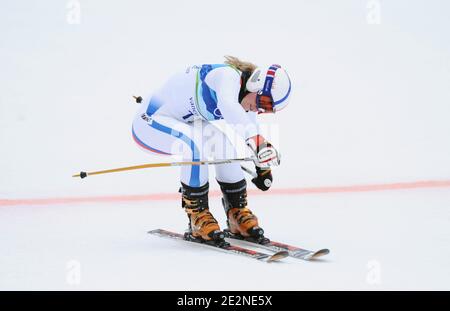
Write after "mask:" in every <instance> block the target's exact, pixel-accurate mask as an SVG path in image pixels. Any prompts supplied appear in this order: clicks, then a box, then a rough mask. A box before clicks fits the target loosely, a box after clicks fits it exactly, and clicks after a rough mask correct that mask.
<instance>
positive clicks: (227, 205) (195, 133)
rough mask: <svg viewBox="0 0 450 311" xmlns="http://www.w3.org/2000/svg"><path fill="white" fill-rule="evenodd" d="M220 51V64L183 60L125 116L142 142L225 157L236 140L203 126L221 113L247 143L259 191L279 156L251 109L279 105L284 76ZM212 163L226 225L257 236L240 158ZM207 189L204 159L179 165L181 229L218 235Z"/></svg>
mask: <svg viewBox="0 0 450 311" xmlns="http://www.w3.org/2000/svg"><path fill="white" fill-rule="evenodd" d="M225 58H226V61H225V62H224V63H223V64H203V65H195V66H190V67H188V68H187V69H186V70H185V71H184V72H181V73H178V74H175V75H173V76H172V77H171V78H170V79H169V80H168V81H167V82H166V83H165V84H164V85H163V86H162V87H161V88H160V89H159V90H158V91H157V92H155V93H154V94H153V95H152V96H151V98H150V99H148V100H145V101H143V102H142V104H143V105H142V107H141V109H140V110H139V112H138V114H137V115H136V117H135V119H134V121H133V127H132V132H133V138H134V140H135V141H136V143H137V144H138V145H139V146H140V147H142V148H144V149H146V150H149V151H152V152H156V153H159V154H166V155H181V156H182V157H183V159H184V160H187V161H200V160H204V159H205V156H214V157H215V158H216V159H226V158H230V156H231V157H235V156H236V147H235V145H233V144H232V142H231V141H230V140H229V138H227V136H226V135H225V133H223V132H222V131H221V130H219V129H218V128H217V127H215V126H211V122H212V121H215V120H220V119H224V120H225V122H226V123H227V124H229V125H231V126H234V127H235V128H236V131H237V133H238V134H239V135H240V136H242V138H243V139H244V140H245V142H246V144H247V146H248V147H249V148H250V150H251V152H252V154H253V156H254V162H255V166H256V172H257V177H255V178H253V180H252V182H253V183H254V184H255V185H256V186H257V187H258V188H259V189H261V190H264V191H265V190H267V189H269V187H270V185H271V182H272V175H271V170H270V166H275V165H278V164H279V153H278V152H277V150H276V149H275V148H274V147H273V146H272V145H271V144H270V143H269V142H268V141H266V139H265V138H264V137H262V136H261V135H259V134H258V127H257V121H256V114H258V113H275V112H277V111H279V110H281V109H282V108H284V107H285V106H286V105H287V104H288V102H289V96H290V91H291V81H290V79H289V76H288V74H287V72H286V71H285V70H284V69H283V68H282V67H280V66H279V65H271V66H268V67H264V68H258V67H257V66H255V65H253V64H252V63H249V62H244V61H241V60H239V59H238V58H236V57H232V56H226V57H225ZM138 99H139V100H138ZM138 99H137V101H138V102H140V101H142V98H140V97H139V98H138ZM207 131H209V132H210V133H209V135H206V132H207ZM211 142H213V143H214V150H213V151H211V152H210V153H208V154H205V153H206V152H205V149H207V148H205V146H206V145H208V146H210V144H211ZM180 149H182V150H180ZM215 170H216V180H217V182H218V183H219V185H220V189H221V190H222V193H223V199H222V202H223V205H224V209H225V213H226V216H227V224H228V231H227V232H229V233H231V234H233V235H237V236H239V237H242V238H246V239H254V240H256V241H261V240H262V239H265V238H264V235H263V234H264V231H263V230H262V229H261V227H260V226H259V224H258V219H257V217H256V216H255V215H254V214H253V213H252V211H251V210H250V209H249V208H248V207H247V185H246V181H245V178H244V173H243V171H242V169H241V166H240V164H239V163H237V162H234V163H227V164H219V165H216V166H215ZM208 190H209V182H208V166H207V165H191V166H182V167H181V196H182V207H183V208H184V210H185V212H186V213H187V215H188V218H189V229H188V233H187V235H186V237H187V238H189V239H192V240H195V239H196V240H199V241H200V242H206V243H216V244H218V243H224V233H223V232H222V231H221V230H220V227H219V225H218V223H217V221H216V219H215V218H214V216H213V215H212V214H211V212H210V211H209V205H208Z"/></svg>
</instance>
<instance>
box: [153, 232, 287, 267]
mask: <svg viewBox="0 0 450 311" xmlns="http://www.w3.org/2000/svg"><path fill="white" fill-rule="evenodd" d="M148 233H149V234H152V235H156V236H159V237H162V238H168V239H173V240H180V241H185V242H190V243H196V244H199V245H203V246H206V247H209V248H213V249H216V250H219V251H223V252H226V253H231V254H237V255H241V256H246V257H249V258H253V259H257V260H259V261H264V262H274V261H279V260H281V259H283V258H286V257H288V256H289V254H288V252H287V251H286V250H281V249H280V250H279V251H277V252H276V253H275V254H270V255H269V254H265V253H260V252H257V251H254V250H251V249H248V248H244V247H240V246H236V245H231V244H230V243H226V244H225V245H222V246H219V245H216V244H210V243H206V242H204V241H203V240H192V239H188V237H187V235H184V234H181V233H176V232H171V231H167V230H163V229H155V230H151V231H149V232H148ZM271 251H273V250H271Z"/></svg>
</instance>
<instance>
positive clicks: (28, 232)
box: [0, 0, 450, 290]
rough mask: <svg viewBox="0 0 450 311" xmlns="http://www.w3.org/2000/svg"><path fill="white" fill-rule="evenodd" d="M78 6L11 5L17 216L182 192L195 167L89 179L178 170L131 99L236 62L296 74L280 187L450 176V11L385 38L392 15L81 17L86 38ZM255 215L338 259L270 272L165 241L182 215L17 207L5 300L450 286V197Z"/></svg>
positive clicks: (124, 7) (9, 165)
mask: <svg viewBox="0 0 450 311" xmlns="http://www.w3.org/2000/svg"><path fill="white" fill-rule="evenodd" d="M74 2H76V1H67V2H64V1H56V0H51V1H45V3H44V2H23V1H9V2H2V3H1V4H0V7H1V9H0V35H1V38H2V40H1V43H0V55H1V57H0V68H1V70H0V85H1V87H0V90H1V91H0V148H1V156H0V171H1V174H0V201H1V200H2V199H25V198H58V197H60V198H64V197H85V196H102V195H112V194H115V195H130V194H152V193H174V192H175V191H176V190H177V189H178V179H177V178H178V177H177V176H178V170H177V169H175V168H167V169H165V168H161V169H152V170H145V171H139V172H130V173H120V174H111V175H103V176H95V177H92V178H87V179H86V180H83V181H80V180H78V179H73V178H71V177H70V176H71V175H72V174H73V173H76V172H78V171H80V170H97V169H104V168H110V167H117V166H126V165H133V164H140V163H147V162H160V161H168V159H167V158H164V157H159V156H149V155H148V154H146V153H143V152H142V151H141V150H140V149H139V148H137V147H136V145H135V143H134V142H133V140H132V139H131V121H132V118H133V116H134V114H135V111H136V108H137V107H136V105H135V104H133V103H132V101H131V95H136V94H142V95H144V94H148V93H151V92H152V90H154V89H156V88H157V87H159V86H160V85H161V83H162V82H163V81H164V80H165V79H166V78H167V77H168V76H169V75H170V74H171V73H172V72H174V71H178V70H180V69H182V68H184V67H185V66H186V65H188V64H193V63H204V62H221V61H222V60H223V59H222V56H223V55H226V54H231V55H236V56H239V57H242V58H243V59H248V60H252V61H254V62H255V63H267V62H276V63H280V64H281V65H283V66H285V67H286V68H287V69H288V71H289V73H290V75H291V77H292V80H293V83H294V88H293V96H292V102H291V104H290V106H289V107H288V108H286V110H285V111H282V112H280V113H279V114H277V115H276V116H268V117H264V118H263V120H264V121H265V122H267V123H268V124H272V125H274V126H275V127H276V128H275V129H276V131H278V133H279V135H276V133H277V132H275V135H274V136H275V137H274V141H275V143H276V145H277V147H279V149H280V151H281V152H282V155H283V157H282V165H281V166H280V167H279V168H276V169H274V178H275V180H274V185H273V187H274V188H275V189H283V188H287V187H290V188H292V187H294V188H300V187H316V186H345V185H358V184H374V183H379V184H383V183H392V182H414V181H419V180H449V179H450V161H449V159H450V143H449V134H450V122H449V119H450V87H449V86H450V41H449V40H448V38H449V29H450V19H448V12H450V3H449V2H448V1H444V0H442V1H438V0H435V1H418V0H417V1H406V0H394V1H389V2H388V1H381V2H380V3H381V7H380V9H381V10H380V13H381V23H380V24H379V25H378V24H375V25H374V24H370V23H368V22H367V16H368V13H369V11H370V10H371V9H370V8H373V3H374V2H377V1H362V0H347V1H339V2H335V1H331V0H329V1H288V0H282V1H277V2H276V4H274V2H272V1H266V0H264V1H245V2H242V1H237V0H231V1H227V2H226V3H225V2H224V3H220V2H218V1H213V2H212V1H206V0H202V1H198V0H197V1H175V0H168V1H164V2H150V1H137V0H135V1H127V2H117V3H115V2H111V1H105V0H98V1H83V0H80V1H79V3H80V5H81V19H80V23H79V24H70V23H68V22H67V15H68V14H69V12H70V11H71V10H73V3H74ZM66 6H68V7H69V8H67V7H66ZM236 7H239V8H240V10H241V11H242V12H245V11H250V12H252V16H254V21H255V22H252V21H250V22H249V23H248V24H245V23H243V22H242V17H239V18H238V17H236V16H234V14H235V12H236ZM368 7H369V9H368ZM274 10H276V14H274V13H273V12H274ZM268 15H270V19H268V20H269V24H268V25H267V24H264V25H261V27H258V29H255V24H257V25H259V22H260V21H261V20H266V19H267V18H265V17H266V16H268ZM256 21H257V22H256ZM213 177H214V176H213V175H211V180H212V182H211V186H212V188H213V189H218V187H217V184H216V183H215V182H214V181H213V180H214V179H213ZM251 187H252V186H251ZM249 199H250V207H251V209H252V210H254V211H255V213H256V214H257V215H258V217H259V218H260V220H261V224H262V226H263V227H264V229H265V230H266V232H267V233H268V235H269V236H270V237H271V238H273V239H274V240H279V241H282V242H287V243H292V244H295V245H299V246H303V247H305V248H322V247H327V248H329V249H330V250H331V254H330V255H328V256H327V257H324V259H323V260H321V261H318V262H303V261H298V260H294V259H288V260H285V262H282V263H274V264H266V263H261V262H256V261H254V260H252V259H246V258H240V257H238V256H234V255H227V254H222V253H218V252H215V251H211V250H207V249H204V248H202V247H198V246H196V245H190V244H183V243H182V242H175V241H167V240H163V239H161V238H158V237H153V236H149V235H148V234H146V232H147V231H148V230H151V229H156V228H165V229H169V230H173V231H183V230H184V229H185V227H186V220H187V219H186V216H185V214H184V212H183V211H182V210H181V208H180V206H179V201H178V200H177V201H175V200H166V201H164V200H163V201H161V200H156V201H146V202H123V203H112V202H111V203H83V204H59V205H58V204H49V205H33V204H30V205H18V206H8V205H0V289H1V290H12V289H19V290H20V289H30V290H47V289H62V290H83V289H101V290H103V289H113V290H120V289H142V290H177V289H178V290H182V289H183V290H184V289H189V290H208V289H209V290H214V289H223V290H235V289H255V290H258V289H261V290H262V289H267V290H269V289H270V290H282V289H288V290H313V289H319V290H334V289H362V290H385V289H394V290H405V289H406V290H407V289H425V290H431V289H437V290H449V289H450V188H448V187H447V188H440V189H438V188H436V189H415V190H396V191H383V192H360V193H333V194H309V195H284V196H254V197H250V198H249ZM211 206H212V211H213V212H214V214H215V216H216V217H217V218H218V220H219V221H220V222H221V224H222V225H223V224H224V221H225V219H224V213H223V212H222V208H221V207H220V201H219V198H217V197H214V198H212V199H211ZM200 267H201V268H200ZM204 271H207V272H208V273H209V274H210V275H211V280H212V281H211V282H207V283H206V282H204V277H203V276H202V273H204ZM242 271H245V272H244V273H243V272H242ZM249 279H250V280H251V281H250V282H249V281H248V280H249Z"/></svg>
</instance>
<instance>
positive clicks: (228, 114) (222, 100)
mask: <svg viewBox="0 0 450 311" xmlns="http://www.w3.org/2000/svg"><path fill="white" fill-rule="evenodd" d="M206 83H207V84H208V86H209V87H210V88H212V89H213V90H214V91H215V92H216V96H217V108H219V110H220V112H221V114H222V117H223V118H224V120H225V121H226V122H227V123H228V124H230V125H231V126H233V127H234V128H235V130H236V131H237V132H238V134H239V135H241V136H242V137H243V138H244V139H247V138H250V137H252V136H255V135H257V134H258V127H257V123H256V118H254V117H253V116H249V113H247V112H246V111H245V110H244V108H242V106H241V105H240V104H239V90H240V88H241V77H240V75H239V73H238V72H237V71H236V70H234V69H233V68H231V67H221V68H217V69H215V70H213V71H211V72H210V73H208V76H207V77H206Z"/></svg>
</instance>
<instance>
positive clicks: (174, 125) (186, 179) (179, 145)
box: [133, 113, 208, 187]
mask: <svg viewBox="0 0 450 311" xmlns="http://www.w3.org/2000/svg"><path fill="white" fill-rule="evenodd" d="M196 136H198V135H195V133H194V127H193V126H192V125H189V124H186V123H183V122H181V121H178V120H176V119H174V118H172V117H168V116H162V115H153V116H152V117H151V118H150V117H148V116H147V115H146V114H145V113H142V114H138V115H137V116H136V118H135V120H134V122H133V138H134V140H135V141H136V143H137V144H138V145H139V146H140V147H142V148H143V149H144V150H145V151H148V152H152V153H158V154H164V155H172V156H174V157H176V158H177V160H183V161H198V160H200V159H201V150H202V149H201V147H200V146H201V143H202V142H201V141H199V139H198V138H196ZM200 137H201V136H200ZM181 182H182V183H184V184H186V185H188V186H191V187H201V186H203V185H205V184H206V183H207V182H208V166H207V165H200V166H199V165H186V166H182V167H181Z"/></svg>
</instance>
